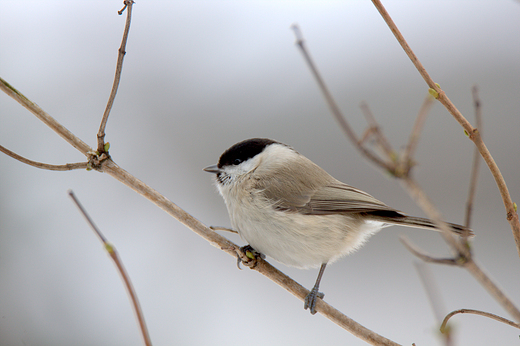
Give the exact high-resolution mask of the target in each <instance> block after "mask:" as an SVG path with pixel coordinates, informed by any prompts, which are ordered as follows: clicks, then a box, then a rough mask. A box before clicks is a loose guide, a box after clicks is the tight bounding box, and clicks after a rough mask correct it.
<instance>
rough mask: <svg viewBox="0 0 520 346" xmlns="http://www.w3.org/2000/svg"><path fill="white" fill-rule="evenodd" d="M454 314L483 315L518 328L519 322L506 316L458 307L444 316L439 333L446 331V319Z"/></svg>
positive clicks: (519, 326) (519, 327)
mask: <svg viewBox="0 0 520 346" xmlns="http://www.w3.org/2000/svg"><path fill="white" fill-rule="evenodd" d="M456 314H475V315H479V316H485V317H488V318H491V319H493V320H495V321H498V322H501V323H505V324H508V325H510V326H511V327H515V328H518V329H520V324H518V323H515V322H513V321H510V320H508V319H506V318H503V317H500V316H497V315H495V314H492V313H489V312H485V311H480V310H473V309H460V310H455V311H452V312H450V313H449V314H448V315H446V317H445V318H444V320H443V321H442V324H441V328H440V330H441V333H444V332H445V331H446V324H447V323H448V320H449V319H450V318H451V317H453V316H455V315H456Z"/></svg>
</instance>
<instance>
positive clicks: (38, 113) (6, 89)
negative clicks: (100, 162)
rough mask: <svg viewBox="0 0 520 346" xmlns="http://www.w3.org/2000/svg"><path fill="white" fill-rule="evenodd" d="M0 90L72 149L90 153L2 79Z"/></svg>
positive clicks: (73, 136)
mask: <svg viewBox="0 0 520 346" xmlns="http://www.w3.org/2000/svg"><path fill="white" fill-rule="evenodd" d="M0 89H1V90H2V91H4V92H5V93H6V94H7V95H9V96H11V97H12V98H13V99H14V100H15V101H16V102H18V103H19V104H21V105H22V106H24V107H25V108H26V109H27V110H29V111H30V112H31V113H32V114H34V115H35V116H36V117H37V118H38V119H40V120H41V121H43V122H44V123H45V125H47V126H48V127H50V129H51V130H53V131H54V132H56V133H57V134H58V135H59V136H60V137H61V138H63V139H64V140H66V141H67V142H68V143H69V144H70V145H72V146H73V147H74V148H76V149H78V150H79V151H80V152H81V153H82V154H84V155H85V156H88V153H89V152H91V151H92V148H90V146H88V145H87V143H85V142H83V141H82V140H81V139H79V138H78V137H76V136H75V135H74V134H73V133H72V132H70V131H69V130H67V129H66V128H65V126H63V125H61V124H60V123H58V122H57V121H56V120H54V119H53V118H52V117H51V116H50V115H49V114H47V113H45V111H44V110H43V109H41V108H40V106H38V105H37V104H36V103H33V102H32V101H30V100H29V99H28V98H27V97H25V96H24V95H23V94H22V93H21V92H19V91H18V90H16V89H15V88H14V87H12V86H11V85H10V84H9V83H7V82H6V81H5V80H3V79H2V78H0Z"/></svg>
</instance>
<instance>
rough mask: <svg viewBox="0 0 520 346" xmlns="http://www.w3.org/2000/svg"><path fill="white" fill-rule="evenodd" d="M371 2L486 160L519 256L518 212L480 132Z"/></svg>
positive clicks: (374, 0) (377, 3) (377, 0)
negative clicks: (434, 80) (500, 197)
mask: <svg viewBox="0 0 520 346" xmlns="http://www.w3.org/2000/svg"><path fill="white" fill-rule="evenodd" d="M372 3H373V4H374V6H375V7H376V8H377V10H378V11H379V13H380V14H381V16H382V17H383V19H384V20H385V22H386V24H387V25H388V27H389V28H390V30H391V31H392V33H393V34H394V36H395V38H396V39H397V41H398V42H399V44H400V45H401V47H402V48H403V50H404V51H405V53H406V54H407V55H408V57H409V58H410V60H411V61H412V63H413V64H414V65H415V68H416V69H417V71H419V73H420V74H421V76H422V77H423V79H424V81H425V82H426V84H428V86H429V87H430V89H433V90H434V95H435V97H436V98H437V99H438V100H439V102H440V103H442V104H443V106H444V107H445V108H446V109H447V110H448V112H449V113H450V114H451V115H452V116H453V117H454V118H455V120H456V121H457V122H458V123H459V124H460V125H461V126H462V127H463V128H464V131H465V132H466V133H467V134H468V136H469V138H470V139H471V140H472V141H473V143H475V145H476V146H477V148H478V150H479V152H480V155H481V156H482V158H483V159H484V161H485V162H486V164H487V165H488V167H489V170H490V171H491V174H492V175H493V178H494V179H495V182H496V184H497V187H498V190H499V191H500V195H501V196H502V201H503V203H504V207H505V209H506V218H507V221H508V222H509V225H510V226H511V230H512V232H513V237H514V239H515V243H516V248H517V251H518V254H519V256H520V219H519V218H518V213H517V212H516V210H515V206H514V203H513V201H512V199H511V195H510V194H509V190H508V189H507V185H506V182H505V180H504V177H503V176H502V173H500V169H499V168H498V166H497V164H496V162H495V160H494V159H493V157H492V156H491V153H490V152H489V150H488V148H487V147H486V145H485V144H484V141H483V140H482V137H481V135H480V132H479V131H478V130H477V129H476V128H474V127H473V126H471V124H470V123H469V121H468V120H466V118H465V117H464V116H463V115H462V113H461V112H460V111H459V110H458V109H457V107H455V105H454V104H453V103H452V102H451V101H450V99H449V98H448V96H446V93H445V92H444V91H442V89H441V88H440V87H439V85H438V84H436V83H434V82H433V80H432V78H431V77H430V75H429V74H428V72H426V69H425V68H424V66H423V65H422V64H421V62H420V61H419V59H418V58H417V56H416V55H415V53H414V52H413V51H412V49H411V48H410V46H409V45H408V43H407V42H406V40H405V39H404V37H403V35H402V34H401V32H400V31H399V29H398V28H397V26H396V25H395V23H394V21H393V20H392V18H391V17H390V15H389V14H388V12H387V11H386V9H385V8H384V6H383V4H382V3H381V1H380V0H372Z"/></svg>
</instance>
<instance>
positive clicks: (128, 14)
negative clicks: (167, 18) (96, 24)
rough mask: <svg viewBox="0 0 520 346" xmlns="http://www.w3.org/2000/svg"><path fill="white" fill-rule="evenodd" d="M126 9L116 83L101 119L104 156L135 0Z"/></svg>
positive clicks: (100, 146) (128, 1)
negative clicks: (108, 122)
mask: <svg viewBox="0 0 520 346" xmlns="http://www.w3.org/2000/svg"><path fill="white" fill-rule="evenodd" d="M124 4H125V7H123V9H122V10H120V11H118V13H119V14H120V15H121V14H122V13H123V11H124V10H125V9H126V25H125V30H124V32H123V39H122V41H121V46H120V47H119V51H118V55H117V63H116V73H115V76H114V83H113V85H112V91H110V96H109V97H108V102H107V106H106V108H105V112H104V113H103V118H102V119H101V125H100V126H99V131H98V134H97V138H98V148H97V151H98V153H100V154H102V153H104V152H106V150H105V128H106V126H107V121H108V116H109V115H110V111H111V110H112V105H113V104H114V100H115V99H116V94H117V89H118V88H119V82H120V81H121V72H122V71H123V59H124V58H125V54H126V51H125V48H126V42H127V40H128V32H129V31H130V21H131V19H132V7H133V4H134V1H133V0H125V1H124Z"/></svg>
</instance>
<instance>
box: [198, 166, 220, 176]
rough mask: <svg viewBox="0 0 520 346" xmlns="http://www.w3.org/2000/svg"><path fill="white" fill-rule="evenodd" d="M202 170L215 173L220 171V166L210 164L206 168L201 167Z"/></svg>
mask: <svg viewBox="0 0 520 346" xmlns="http://www.w3.org/2000/svg"><path fill="white" fill-rule="evenodd" d="M202 170H203V171H205V172H208V173H215V174H218V173H220V172H222V170H221V169H220V168H218V165H211V166H208V167H206V168H203V169H202Z"/></svg>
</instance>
